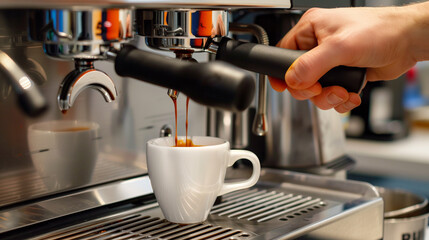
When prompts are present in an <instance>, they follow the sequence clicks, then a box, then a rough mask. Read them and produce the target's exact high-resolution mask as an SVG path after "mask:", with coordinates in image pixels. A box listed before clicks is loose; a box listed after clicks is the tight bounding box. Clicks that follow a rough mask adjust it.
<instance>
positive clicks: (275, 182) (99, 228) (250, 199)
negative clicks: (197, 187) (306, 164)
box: [35, 169, 383, 240]
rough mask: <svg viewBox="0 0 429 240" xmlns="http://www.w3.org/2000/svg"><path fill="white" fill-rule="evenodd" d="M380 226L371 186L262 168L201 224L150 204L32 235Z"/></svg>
mask: <svg viewBox="0 0 429 240" xmlns="http://www.w3.org/2000/svg"><path fill="white" fill-rule="evenodd" d="M242 174H243V175H246V171H236V172H235V173H234V174H233V175H235V177H240V175H242ZM382 230H383V203H382V200H381V198H380V197H378V194H377V192H376V191H375V189H374V188H373V187H372V186H371V185H369V184H366V183H361V182H354V181H343V180H335V179H330V178H324V177H318V176H313V175H307V174H301V173H293V172H287V171H279V170H271V169H263V171H262V175H261V179H260V181H259V182H258V184H257V185H256V186H255V187H253V188H250V189H246V190H242V191H237V192H233V193H229V194H226V195H223V196H222V198H221V200H220V201H218V203H217V204H215V206H214V207H213V208H212V210H211V213H210V216H209V218H208V219H207V221H205V222H203V223H200V224H192V225H178V224H173V223H170V222H168V221H166V220H165V219H164V218H163V215H162V212H161V210H160V208H159V207H158V205H157V203H152V204H148V205H145V206H143V207H140V208H135V209H132V210H128V211H125V212H121V213H119V214H115V215H111V216H108V217H104V218H100V219H96V220H92V221H89V222H86V223H83V224H79V225H74V226H72V227H68V228H65V229H61V230H60V231H55V232H51V233H48V234H45V235H42V236H39V237H37V238H35V239H177V240H179V239H229V240H233V239H237V240H238V239H252V240H253V239H296V238H302V239H381V238H382Z"/></svg>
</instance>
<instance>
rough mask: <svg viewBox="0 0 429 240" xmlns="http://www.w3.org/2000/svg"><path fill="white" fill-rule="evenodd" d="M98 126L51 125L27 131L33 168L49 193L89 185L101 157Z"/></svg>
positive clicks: (38, 126)
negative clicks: (98, 156)
mask: <svg viewBox="0 0 429 240" xmlns="http://www.w3.org/2000/svg"><path fill="white" fill-rule="evenodd" d="M98 129H99V125H98V124H97V123H94V122H85V121H65V120H59V121H48V122H40V123H35V124H32V125H30V126H29V128H28V135H27V137H28V145H29V150H30V154H31V159H32V161H33V164H34V167H35V168H36V170H37V171H38V173H39V175H40V177H41V178H42V179H43V181H44V183H45V185H46V187H47V188H48V189H50V190H59V189H64V188H70V187H75V186H82V185H85V184H87V183H89V182H90V180H91V177H92V173H93V171H94V167H95V164H96V160H97V155H98V144H97V142H98V141H97V137H98Z"/></svg>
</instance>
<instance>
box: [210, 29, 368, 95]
mask: <svg viewBox="0 0 429 240" xmlns="http://www.w3.org/2000/svg"><path fill="white" fill-rule="evenodd" d="M305 52H306V51H304V50H291V49H284V48H278V47H273V46H267V45H262V44H255V43H248V42H242V41H237V40H232V39H230V38H226V37H223V38H222V39H221V41H220V42H219V43H218V50H217V53H216V59H217V60H223V61H226V62H229V63H231V64H234V65H236V66H238V67H241V68H243V69H246V70H249V71H253V72H257V73H261V74H266V75H268V76H271V77H275V78H278V79H284V76H285V73H286V71H287V69H288V68H289V67H290V66H291V65H292V63H293V62H294V61H295V60H296V59H297V58H298V57H299V56H301V55H302V54H304V53H305ZM365 74H366V69H365V68H358V67H347V66H338V67H335V68H333V69H331V70H330V71H329V72H327V73H326V74H325V75H323V76H322V77H321V78H320V79H319V83H320V84H321V85H322V87H329V86H341V87H343V88H345V89H346V90H347V91H349V92H355V93H360V91H361V90H362V88H363V87H364V85H365V81H366V80H365Z"/></svg>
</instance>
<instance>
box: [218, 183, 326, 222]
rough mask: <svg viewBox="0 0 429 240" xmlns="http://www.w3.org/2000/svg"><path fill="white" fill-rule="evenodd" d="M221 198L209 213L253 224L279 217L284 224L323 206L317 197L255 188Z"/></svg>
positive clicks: (324, 204) (323, 203)
mask: <svg viewBox="0 0 429 240" xmlns="http://www.w3.org/2000/svg"><path fill="white" fill-rule="evenodd" d="M222 199H223V201H222V203H220V204H218V205H216V206H214V207H213V208H212V211H211V212H210V213H211V214H216V215H219V216H227V217H229V218H237V219H246V220H248V221H256V222H265V221H268V220H271V219H274V218H277V217H281V216H283V217H282V218H280V220H281V221H287V220H288V219H293V218H295V217H296V216H301V215H305V214H308V213H310V212H311V211H313V210H314V209H318V208H320V207H323V206H326V203H325V202H323V201H322V200H321V199H320V198H313V197H311V196H303V195H294V194H292V193H289V194H288V193H284V192H277V191H268V190H258V189H249V190H244V191H241V192H237V193H231V194H228V195H225V196H224V197H223V198H222ZM294 212H295V213H294Z"/></svg>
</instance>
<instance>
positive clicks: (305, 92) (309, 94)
mask: <svg viewBox="0 0 429 240" xmlns="http://www.w3.org/2000/svg"><path fill="white" fill-rule="evenodd" d="M301 95H302V96H303V97H306V98H312V97H314V96H315V94H314V93H313V92H312V91H310V90H302V91H301Z"/></svg>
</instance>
